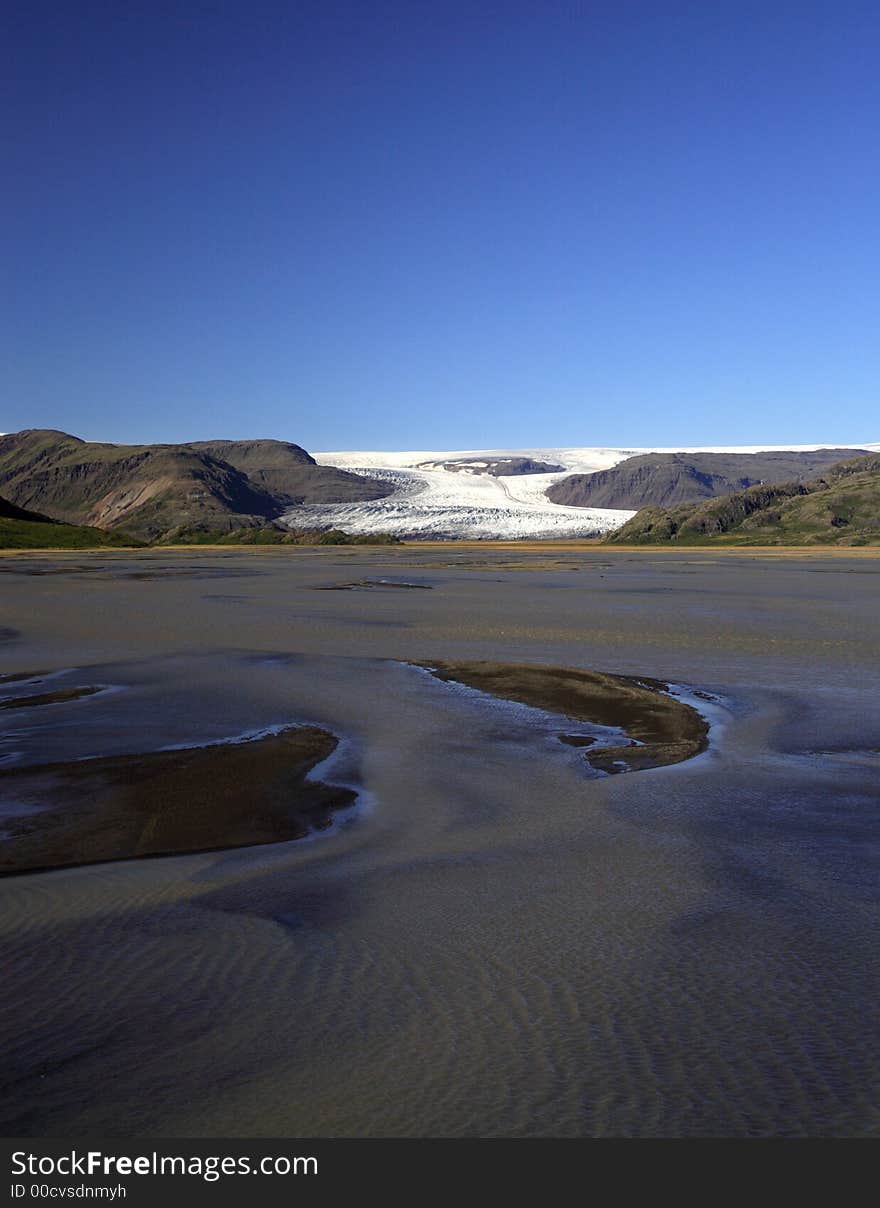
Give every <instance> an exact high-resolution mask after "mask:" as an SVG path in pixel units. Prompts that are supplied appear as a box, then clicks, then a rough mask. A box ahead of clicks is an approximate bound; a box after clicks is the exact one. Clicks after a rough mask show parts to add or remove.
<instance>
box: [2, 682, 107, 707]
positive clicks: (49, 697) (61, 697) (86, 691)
mask: <svg viewBox="0 0 880 1208" xmlns="http://www.w3.org/2000/svg"><path fill="white" fill-rule="evenodd" d="M103 691H104V689H103V688H100V687H94V686H92V687H89V688H59V689H58V691H57V692H39V693H37V694H36V695H34V696H16V697H14V698H13V699H12V700H3V701H0V709H33V708H37V707H38V706H40V705H64V704H66V703H67V702H68V701H72V700H79V699H80V698H81V697H83V696H94V695H95V693H96V692H103Z"/></svg>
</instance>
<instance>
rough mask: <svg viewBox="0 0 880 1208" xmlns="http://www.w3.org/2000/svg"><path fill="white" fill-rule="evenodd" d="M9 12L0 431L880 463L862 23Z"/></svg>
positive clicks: (751, 14)
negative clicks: (795, 448)
mask: <svg viewBox="0 0 880 1208" xmlns="http://www.w3.org/2000/svg"><path fill="white" fill-rule="evenodd" d="M4 13H5V14H6V24H7V29H6V32H5V34H4V37H3V40H2V41H3V46H4V49H3V52H2V54H3V64H2V67H3V70H2V73H0V75H2V83H0V91H2V95H0V102H2V104H0V126H2V135H3V145H4V155H3V164H4V169H5V170H4V185H3V190H2V195H0V196H2V201H0V208H2V214H3V222H2V224H0V263H2V280H3V283H4V288H3V290H2V297H0V304H2V311H0V333H2V334H0V341H2V349H0V351H2V361H3V369H2V379H0V430H5V431H11V430H15V429H18V428H22V427H58V428H63V429H66V430H68V431H73V432H75V433H77V434H79V435H81V436H84V437H86V438H88V439H106V440H115V441H163V440H166V441H174V440H186V439H196V438H200V437H201V438H208V437H221V436H222V437H245V436H276V437H280V438H284V439H290V440H295V441H297V442H299V443H301V444H303V445H305V446H306V447H307V448H311V449H316V450H319V449H332V448H336V449H339V448H343V449H344V448H387V449H406V448H437V449H442V448H460V447H480V446H493V445H494V446H508V447H516V446H529V445H557V444H558V445H603V444H608V445H616V444H638V445H646V444H648V445H650V444H655V445H662V444H684V443H686V444H711V443H744V444H745V443H747V444H751V443H761V442H764V443H774V444H784V443H807V442H813V441H827V442H844V441H858V440H862V441H864V440H878V439H880V418H878V415H880V408H878V383H880V331H878V327H880V322H878V318H880V305H878V301H880V300H878V282H880V230H878V225H880V156H878V150H877V130H878V128H880V73H878V71H877V62H878V57H880V7H878V6H877V5H876V3H851V2H849V0H841V2H839V3H830V2H829V3H810V0H802V2H800V3H785V2H784V0H783V2H774V0H762V2H760V3H752V2H751V0H739V2H725V0H720V2H716V3H708V2H707V3H675V2H667V0H653V2H650V3H640V2H629V0H614V2H612V3H581V4H577V3H557V2H556V0H542V2H537V0H536V2H535V3H516V2H515V0H509V2H508V3H495V2H493V3H479V2H478V0H472V2H471V3H464V4H460V3H444V2H443V0H431V2H429V3H424V2H422V0H407V2H405V3H381V2H376V3H369V2H367V0H360V2H358V3H352V4H344V3H335V2H334V0H320V2H316V3H312V2H311V0H307V2H303V3H299V2H296V0H289V2H287V3H265V2H262V0H250V2H249V3H240V2H239V3H222V2H219V3H218V2H214V3H205V2H199V0H188V2H187V3H186V4H181V3H178V2H175V3H163V2H162V0H152V2H151V3H140V2H138V0H129V2H128V3H125V4H120V3H118V2H114V3H88V2H82V0H77V2H70V0H67V2H65V3H46V2H41V0H27V2H26V3H19V2H18V0H14V2H12V3H9V2H7V4H6V5H4Z"/></svg>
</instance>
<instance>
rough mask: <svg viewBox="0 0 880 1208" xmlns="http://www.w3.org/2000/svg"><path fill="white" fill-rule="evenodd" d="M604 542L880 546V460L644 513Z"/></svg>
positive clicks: (853, 462)
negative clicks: (810, 478) (809, 480)
mask: <svg viewBox="0 0 880 1208" xmlns="http://www.w3.org/2000/svg"><path fill="white" fill-rule="evenodd" d="M606 543H607V544H611V545H667V544H675V545H707V544H709V545H711V544H717V545H875V544H880V455H877V454H867V455H865V456H862V457H854V458H851V459H849V460H847V461H842V462H838V463H837V464H835V465H834V466H832V467H830V468H829V469H828V470H827V471H826V472H825V473H824V474H823V475H822V477H820V478H816V479H813V480H812V481H811V482H788V483H780V484H778V485H762V486H755V487H750V488H748V489H747V490H745V491H736V492H734V493H733V494H730V495H726V496H723V497H722V498H719V499H711V500H708V501H706V502H704V503H699V504H684V505H682V506H680V507H674V508H659V507H647V508H642V509H641V511H640V512H638V513H637V514H636V515H635V516H634V517H633V518H632V520H629V521H628V522H627V523H626V524H625V525H624V526H623V527H622V528H620V529H618V530H617V531H616V532H615V533H612V534H611V535H610V536H609V537H608V538H606Z"/></svg>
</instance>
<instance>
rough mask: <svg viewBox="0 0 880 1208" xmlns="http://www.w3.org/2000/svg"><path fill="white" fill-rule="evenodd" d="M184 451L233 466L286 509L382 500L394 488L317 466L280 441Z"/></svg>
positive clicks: (203, 445)
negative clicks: (305, 505)
mask: <svg viewBox="0 0 880 1208" xmlns="http://www.w3.org/2000/svg"><path fill="white" fill-rule="evenodd" d="M184 448H187V449H192V450H193V451H194V452H196V453H204V454H207V455H208V456H209V457H213V458H216V459H217V460H218V461H223V462H226V463H227V464H228V465H230V466H234V467H235V469H236V470H240V471H241V472H242V473H243V474H245V475H247V477H248V479H249V480H250V481H251V483H252V484H253V485H254V486H257V487H260V488H261V489H262V490H265V491H268V493H269V494H270V495H271V496H272V498H273V499H275V500H276V501H277V502H279V503H281V504H283V505H284V506H286V507H296V506H297V505H299V504H304V503H309V504H312V503H314V504H320V503H351V502H355V501H364V500H368V499H381V498H383V496H385V495H389V494H390V493H391V491H392V489H393V488H392V487H390V486H388V485H387V484H385V483H381V482H377V481H376V480H375V479H372V478H363V477H361V476H359V475H357V474H350V473H347V472H346V471H345V470H337V469H335V468H334V467H333V466H319V465H318V463H317V462H316V461H315V459H314V457H312V456H310V454H308V453H307V452H306V451H305V449H301V448H300V446H299V445H292V444H288V443H287V441H283V440H200V441H193V442H192V443H190V444H188V445H185V446H184Z"/></svg>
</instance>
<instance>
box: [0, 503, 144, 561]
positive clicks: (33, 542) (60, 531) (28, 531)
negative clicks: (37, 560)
mask: <svg viewBox="0 0 880 1208" xmlns="http://www.w3.org/2000/svg"><path fill="white" fill-rule="evenodd" d="M133 544H134V545H138V544H140V543H139V542H136V541H132V539H131V538H130V537H128V536H127V535H126V534H125V533H106V532H104V531H103V529H97V528H85V527H81V526H77V525H72V524H62V523H61V522H60V521H58V520H50V519H49V518H48V516H41V515H40V513H39V512H29V511H27V509H26V508H19V507H16V506H15V504H12V503H10V502H9V501H8V500H7V499H2V498H0V549H95V548H102V547H105V546H117V547H118V546H125V545H133Z"/></svg>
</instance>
